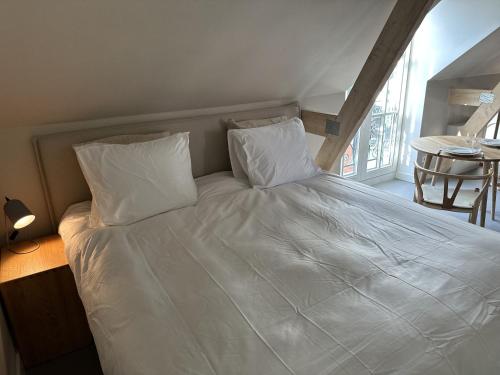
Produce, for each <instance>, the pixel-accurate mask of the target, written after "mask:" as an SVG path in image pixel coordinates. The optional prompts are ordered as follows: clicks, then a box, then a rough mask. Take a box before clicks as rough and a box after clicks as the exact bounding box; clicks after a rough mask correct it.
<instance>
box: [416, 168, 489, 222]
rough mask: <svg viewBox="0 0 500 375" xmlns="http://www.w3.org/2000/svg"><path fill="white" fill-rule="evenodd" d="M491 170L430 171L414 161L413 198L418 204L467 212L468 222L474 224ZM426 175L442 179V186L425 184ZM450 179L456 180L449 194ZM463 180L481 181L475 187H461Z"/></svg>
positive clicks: (434, 178)
mask: <svg viewBox="0 0 500 375" xmlns="http://www.w3.org/2000/svg"><path fill="white" fill-rule="evenodd" d="M491 175H492V171H491V170H490V171H489V173H488V174H485V175H458V174H449V173H444V172H437V171H432V170H430V169H426V168H423V167H421V166H420V165H418V164H417V163H415V170H414V174H413V177H414V179H415V195H414V198H413V200H414V201H415V202H417V203H418V204H421V205H423V206H426V207H431V208H435V209H438V210H446V211H455V212H468V213H469V223H472V224H476V222H477V214H478V211H479V206H480V204H481V200H482V198H483V195H484V193H485V191H486V187H487V186H488V184H489V183H490V180H491ZM427 176H431V177H432V178H433V180H436V179H443V186H433V185H432V184H425V180H426V177H427ZM450 180H456V185H455V187H454V188H453V192H452V194H451V196H449V194H448V192H449V190H450V187H449V182H450ZM464 181H481V183H482V186H481V187H480V188H476V189H462V184H463V182H464Z"/></svg>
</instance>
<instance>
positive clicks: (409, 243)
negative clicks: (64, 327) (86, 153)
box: [35, 105, 500, 375]
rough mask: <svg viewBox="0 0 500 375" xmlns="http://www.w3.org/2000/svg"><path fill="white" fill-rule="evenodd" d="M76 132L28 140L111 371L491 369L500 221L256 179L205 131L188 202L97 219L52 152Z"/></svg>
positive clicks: (374, 195)
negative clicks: (65, 180) (129, 218)
mask: <svg viewBox="0 0 500 375" xmlns="http://www.w3.org/2000/svg"><path fill="white" fill-rule="evenodd" d="M262 111H263V110H259V111H250V112H246V113H239V114H232V116H235V117H242V118H243V117H245V116H247V117H248V118H251V116H256V117H258V116H259V115H261V114H262ZM266 111H267V112H266V113H265V114H266V115H269V114H273V115H274V114H280V113H284V112H288V113H290V111H291V112H294V111H297V107H296V105H290V106H283V107H274V108H270V109H266ZM257 112H258V113H257ZM220 118H221V116H220V115H219V116H214V117H213V118H210V120H207V118H203V119H194V120H193V119H191V120H189V121H187V122H185V123H183V124H184V125H183V127H186V126H187V127H189V128H193V129H197V130H198V131H200V130H199V128H198V127H197V123H198V122H199V121H201V120H202V121H203V122H204V123H207V124H212V125H213V129H219V128H218V127H217V126H218V125H217V126H216V125H215V124H216V123H217V124H218V123H219V120H220ZM169 121H170V120H169ZM181 123H182V122H181ZM174 124H175V125H174ZM178 124H179V123H178V122H177V123H176V122H175V121H174V120H172V122H168V124H167V125H166V126H167V127H168V126H180V125H178ZM158 126H159V127H161V128H163V127H164V125H161V126H160V125H158ZM125 128H126V127H125ZM207 128H210V126H207V127H206V128H204V129H207ZM121 129H122V131H123V129H124V127H123V126H122V127H121ZM134 129H136V127H134ZM117 131H118V130H117ZM76 133H78V134H76ZM76 133H73V134H71V135H70V134H55V135H52V136H50V135H49V136H44V138H39V139H37V140H36V142H35V146H36V150H37V154H38V158H39V161H40V165H41V167H42V168H43V169H42V173H43V175H42V178H43V180H44V183H45V186H46V193H47V197H48V202H49V205H50V206H51V207H52V212H53V218H54V220H55V224H58V223H60V226H59V231H60V234H61V236H62V238H63V240H64V242H65V246H66V252H67V255H68V259H69V263H70V266H71V269H72V270H73V273H74V275H75V280H76V284H77V287H78V290H79V293H80V297H81V299H82V301H83V304H84V306H85V310H86V313H87V316H88V320H89V325H90V327H91V330H92V333H93V335H94V339H95V342H96V346H97V349H98V352H99V357H100V361H101V364H102V367H103V370H104V373H105V374H160V373H161V374H165V373H168V374H273V375H274V374H389V373H397V374H498V373H500V358H499V356H498V351H499V349H500V318H499V313H500V249H499V244H500V235H499V234H497V233H495V232H491V231H488V230H485V229H483V228H479V227H476V226H473V225H470V224H468V223H465V222H461V221H458V220H456V219H454V218H450V217H447V216H443V215H442V214H440V213H439V212H435V211H432V210H430V209H427V208H425V207H420V206H418V205H416V204H413V203H412V202H409V201H405V200H402V199H399V198H397V197H395V196H392V195H390V194H387V193H383V192H380V191H377V190H375V189H372V188H370V187H367V186H364V185H361V184H359V183H356V182H352V181H348V180H346V179H343V178H341V177H338V176H334V175H330V174H322V175H320V176H316V177H313V178H310V179H307V180H303V181H298V182H295V183H290V184H285V185H281V186H278V187H275V188H271V189H263V190H259V189H252V188H250V187H249V186H248V184H247V183H246V182H245V181H244V180H238V179H235V178H233V177H232V175H231V173H230V172H223V170H224V168H225V167H227V160H225V159H224V157H225V156H224V153H225V152H227V150H224V149H222V151H221V150H220V149H218V150H216V149H215V148H210V147H211V146H210V145H207V146H206V147H207V149H206V150H205V151H210V152H212V151H213V152H218V156H217V158H218V159H217V160H219V161H220V165H212V166H211V167H210V168H207V167H204V166H203V163H202V160H203V158H202V157H200V158H198V156H200V155H199V154H193V170H194V171H195V175H197V177H198V178H197V182H196V183H197V186H198V192H199V202H198V204H197V205H196V206H194V207H186V208H183V209H179V210H174V211H170V212H167V213H164V214H160V215H157V216H154V217H151V218H149V219H146V220H143V221H140V222H138V223H135V224H132V225H128V226H122V227H107V228H98V229H96V228H90V227H89V210H90V202H89V201H88V199H89V198H90V197H89V196H88V195H87V196H85V194H84V193H82V192H83V191H84V186H81V181H80V185H79V189H80V190H78V189H74V188H71V187H70V186H71V184H72V183H74V179H75V178H76V177H75V174H74V173H76V172H74V171H71V172H70V171H68V170H66V169H65V167H63V168H62V170H61V165H60V164H59V165H58V166H54V163H52V162H51V161H52V160H59V158H58V157H57V153H61V152H67V149H68V147H69V148H70V145H71V143H72V142H75V140H81V138H82V137H88V134H83V132H76ZM215 133H217V134H216V135H217V136H218V135H220V136H221V137H223V136H224V134H223V133H224V131H223V130H222V129H221V130H220V134H219V132H218V131H217V132H215ZM106 135H108V134H106ZM214 136H215V134H214ZM216 138H217V137H216ZM89 139H90V138H89ZM197 142H199V140H196V133H195V140H194V142H193V143H194V144H195V145H196V144H197ZM214 143H215V144H217V142H214ZM221 144H223V142H222V141H221V143H219V145H221ZM49 145H50V147H48V146H49ZM66 162H67V161H66ZM57 167H58V168H59V172H58V173H65V174H66V175H68V174H69V175H70V176H69V178H70V179H71V181H70V182H69V184H70V185H65V186H66V188H67V191H65V192H64V194H62V195H61V194H59V195H57V193H54V190H53V186H54V183H52V180H53V176H54V173H55V171H56V170H57ZM218 169H219V170H218ZM205 172H207V173H205ZM71 173H73V175H71ZM58 184H59V185H61V182H60V180H59V181H58ZM83 184H84V182H83ZM79 194H80V195H79ZM76 202H80V203H76ZM73 203H76V204H73ZM68 206H69V208H68ZM64 212H65V213H64Z"/></svg>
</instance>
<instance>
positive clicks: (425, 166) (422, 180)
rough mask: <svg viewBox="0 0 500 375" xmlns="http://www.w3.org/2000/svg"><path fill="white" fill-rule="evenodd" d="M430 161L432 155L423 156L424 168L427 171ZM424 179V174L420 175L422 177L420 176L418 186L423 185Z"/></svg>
mask: <svg viewBox="0 0 500 375" xmlns="http://www.w3.org/2000/svg"><path fill="white" fill-rule="evenodd" d="M431 161H432V154H425V158H424V168H425V169H429V166H430V165H431ZM425 177H427V175H426V174H425V173H422V176H420V184H422V185H423V184H424V183H425Z"/></svg>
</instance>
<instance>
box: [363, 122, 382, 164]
mask: <svg viewBox="0 0 500 375" xmlns="http://www.w3.org/2000/svg"><path fill="white" fill-rule="evenodd" d="M383 117H384V116H372V118H371V122H370V137H369V139H368V163H367V169H374V168H377V167H378V159H379V155H380V145H381V141H382V137H381V135H382V119H383Z"/></svg>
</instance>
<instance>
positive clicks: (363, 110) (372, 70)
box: [316, 0, 437, 171]
mask: <svg viewBox="0 0 500 375" xmlns="http://www.w3.org/2000/svg"><path fill="white" fill-rule="evenodd" d="M436 2H437V1H436V0H398V1H397V3H396V5H395V6H394V8H393V10H392V12H391V14H390V15H389V18H388V19H387V22H386V23H385V25H384V28H383V29H382V32H381V34H380V35H379V37H378V39H377V41H376V42H375V45H374V46H373V49H372V51H371V52H370V55H369V56H368V59H367V60H366V62H365V64H364V65H363V68H362V69H361V73H360V74H359V76H358V78H357V79H356V82H355V83H354V85H353V87H352V89H351V91H350V93H349V96H348V97H347V100H346V101H345V103H344V105H343V106H342V108H341V109H340V112H339V114H338V116H337V125H336V127H337V128H338V130H339V132H338V135H333V134H329V135H327V137H326V138H325V140H324V142H323V144H322V146H321V149H320V151H319V153H318V155H317V157H316V163H317V164H318V165H319V166H320V167H321V168H323V169H324V170H328V171H329V170H331V169H332V167H333V165H334V164H335V162H336V161H337V160H339V159H340V157H341V156H342V154H343V153H344V151H345V150H346V148H347V146H348V145H349V143H350V141H351V139H352V138H353V137H354V135H355V134H356V131H357V130H358V129H359V127H360V126H361V124H362V122H363V120H364V118H365V117H366V115H367V114H368V111H369V110H370V109H371V107H372V106H373V103H374V102H375V99H376V98H377V95H378V93H379V92H380V90H381V89H382V87H383V86H384V84H385V82H386V80H387V78H389V75H390V74H391V72H392V71H393V69H394V67H395V66H396V64H397V62H398V60H399V58H400V57H401V56H402V55H403V53H404V51H405V49H406V47H407V46H408V44H409V43H410V41H411V39H412V37H413V35H414V34H415V31H416V30H417V29H418V27H419V26H420V24H421V22H422V20H423V19H424V17H425V15H426V14H427V12H428V11H429V10H430V9H431V8H432V6H433V5H434V4H435V3H436Z"/></svg>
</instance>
